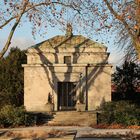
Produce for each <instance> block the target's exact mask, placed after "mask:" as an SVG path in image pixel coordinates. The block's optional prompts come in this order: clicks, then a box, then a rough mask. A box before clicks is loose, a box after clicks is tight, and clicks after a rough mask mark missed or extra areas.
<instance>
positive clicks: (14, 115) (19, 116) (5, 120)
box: [0, 105, 25, 127]
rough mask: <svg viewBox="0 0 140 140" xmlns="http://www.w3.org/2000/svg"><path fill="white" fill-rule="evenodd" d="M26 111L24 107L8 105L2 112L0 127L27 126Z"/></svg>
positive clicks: (0, 111)
mask: <svg viewBox="0 0 140 140" xmlns="http://www.w3.org/2000/svg"><path fill="white" fill-rule="evenodd" d="M24 116H25V109H24V107H23V106H21V107H15V106H11V105H6V106H4V107H2V109H1V110H0V126H3V127H8V126H19V125H23V124H25V119H24Z"/></svg>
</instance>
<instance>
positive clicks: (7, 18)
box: [0, 0, 79, 58]
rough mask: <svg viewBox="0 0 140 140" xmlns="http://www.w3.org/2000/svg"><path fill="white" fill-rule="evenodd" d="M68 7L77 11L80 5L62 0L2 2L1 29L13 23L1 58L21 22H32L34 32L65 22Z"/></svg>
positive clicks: (0, 55)
mask: <svg viewBox="0 0 140 140" xmlns="http://www.w3.org/2000/svg"><path fill="white" fill-rule="evenodd" d="M66 8H71V9H73V10H75V11H77V12H79V11H78V6H76V5H74V4H73V5H72V4H69V3H68V2H67V1H60V0H3V1H1V3H0V30H2V29H3V28H4V27H6V26H7V25H11V26H12V27H11V30H10V33H9V35H8V36H7V40H6V43H5V45H4V46H3V49H2V51H1V52H0V58H2V57H3V56H4V54H5V53H6V51H7V50H8V48H9V46H10V44H11V40H12V38H13V35H14V33H15V31H16V29H17V27H18V26H19V25H20V24H24V23H25V22H26V20H28V21H29V22H31V24H32V25H33V26H32V34H33V35H34V34H35V33H36V32H37V30H40V28H42V27H44V28H47V27H48V25H51V26H54V25H56V24H57V23H58V22H59V23H60V24H64V18H63V17H64V16H65V12H66Z"/></svg>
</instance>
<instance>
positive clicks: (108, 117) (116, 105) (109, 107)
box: [98, 101, 140, 125]
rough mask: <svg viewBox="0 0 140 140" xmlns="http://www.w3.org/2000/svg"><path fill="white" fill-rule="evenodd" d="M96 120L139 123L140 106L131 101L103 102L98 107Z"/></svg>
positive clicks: (108, 122) (111, 122) (104, 122)
mask: <svg viewBox="0 0 140 140" xmlns="http://www.w3.org/2000/svg"><path fill="white" fill-rule="evenodd" d="M99 110H100V111H101V113H100V114H99V115H98V122H99V123H103V124H123V125H140V108H139V107H138V106H137V105H136V104H134V103H131V102H127V101H118V102H105V103H103V104H102V105H101V106H100V107H99Z"/></svg>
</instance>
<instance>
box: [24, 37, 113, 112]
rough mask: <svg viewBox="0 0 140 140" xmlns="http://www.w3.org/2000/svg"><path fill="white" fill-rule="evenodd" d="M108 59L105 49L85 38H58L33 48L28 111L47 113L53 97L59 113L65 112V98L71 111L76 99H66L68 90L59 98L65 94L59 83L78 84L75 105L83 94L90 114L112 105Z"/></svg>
mask: <svg viewBox="0 0 140 140" xmlns="http://www.w3.org/2000/svg"><path fill="white" fill-rule="evenodd" d="M66 56H70V58H71V60H70V61H71V63H69V64H64V57H66ZM108 56H109V53H107V48H106V47H105V46H103V45H102V44H99V43H96V42H94V41H92V40H90V39H87V38H85V37H83V36H81V35H72V36H69V37H68V36H56V37H54V38H51V39H49V40H47V41H44V42H42V43H40V44H37V45H35V46H32V47H30V48H29V49H28V51H27V64H25V65H23V67H24V105H25V107H26V110H27V111H38V112H42V111H43V112H44V111H47V108H46V106H45V105H46V103H47V101H48V94H49V93H50V94H51V96H52V98H53V100H52V102H53V104H54V110H55V111H57V110H61V109H62V108H65V107H63V106H61V105H60V102H63V101H62V100H63V98H65V99H66V100H67V101H65V103H66V104H67V105H65V104H64V103H63V104H64V105H65V106H67V108H69V103H71V101H70V100H71V99H72V98H73V97H71V95H69V96H68V97H67V98H66V97H64V96H67V95H65V94H69V93H65V92H67V91H64V90H63V91H62V92H64V93H65V94H64V93H63V96H61V97H60V96H59V97H58V95H59V94H58V92H60V91H59V89H60V90H61V88H60V87H58V85H59V82H67V83H68V82H73V86H74V84H75V83H76V87H75V88H74V90H76V92H72V93H75V95H74V99H73V101H72V102H75V101H76V100H77V99H78V97H79V95H80V94H82V96H83V98H84V99H83V100H84V103H85V104H86V109H88V110H89V111H91V110H95V109H96V108H97V107H98V106H99V105H100V104H101V103H102V102H104V101H110V100H111V67H112V65H110V64H108ZM71 85H72V84H71ZM65 90H67V89H65ZM70 90H71V89H70ZM60 94H61V93H60ZM61 95H62V94H61ZM70 98H71V99H70ZM71 104H72V103H71ZM74 108H76V107H73V109H74Z"/></svg>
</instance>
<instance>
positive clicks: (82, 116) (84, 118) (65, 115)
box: [48, 111, 96, 126]
mask: <svg viewBox="0 0 140 140" xmlns="http://www.w3.org/2000/svg"><path fill="white" fill-rule="evenodd" d="M53 117H54V118H53V119H52V120H51V121H49V122H48V124H49V125H64V126H65V125H78V126H79V125H80V126H89V125H91V124H96V113H95V112H87V111H86V112H76V111H63V112H55V114H54V116H53Z"/></svg>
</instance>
